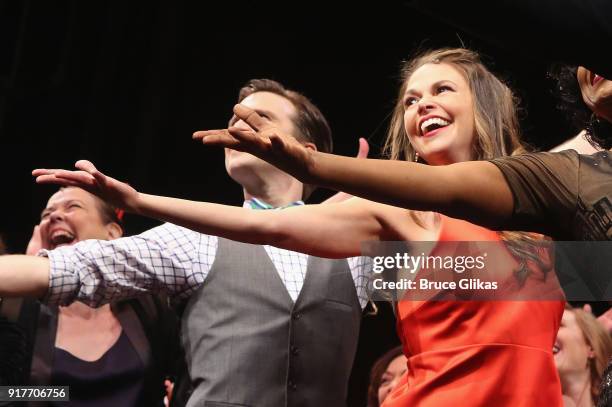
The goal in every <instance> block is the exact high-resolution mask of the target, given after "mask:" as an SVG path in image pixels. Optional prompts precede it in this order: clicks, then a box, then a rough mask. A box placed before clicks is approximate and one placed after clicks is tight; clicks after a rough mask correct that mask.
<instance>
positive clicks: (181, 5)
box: [0, 0, 574, 406]
mask: <svg viewBox="0 0 612 407" xmlns="http://www.w3.org/2000/svg"><path fill="white" fill-rule="evenodd" d="M331 4H332V2H331V1H330V2H328V4H312V3H308V2H295V3H286V4H284V5H272V4H260V3H256V2H244V3H240V2H214V3H213V2H206V1H197V2H196V1H193V2H175V1H169V0H165V1H164V0H157V1H148V2H146V3H142V4H139V3H138V4H137V3H136V2H128V1H125V0H124V1H92V0H88V1H79V0H72V1H69V0H64V1H27V0H23V1H0V152H1V154H2V162H1V164H0V170H1V171H2V173H1V174H2V180H3V181H4V185H3V187H2V188H1V190H2V195H1V199H0V202H1V205H2V206H1V212H0V213H1V214H2V216H0V233H2V234H3V235H4V236H5V238H6V240H7V243H8V246H9V248H10V249H11V251H13V252H22V251H23V250H25V247H26V245H27V242H28V240H29V237H30V234H31V230H32V227H33V226H34V225H35V224H36V223H37V220H38V217H39V214H40V211H41V210H42V208H43V207H44V205H45V203H46V200H47V199H48V197H49V195H50V194H51V193H52V192H53V191H54V188H51V187H41V186H36V185H35V184H34V183H33V181H32V178H31V176H30V172H31V170H32V169H33V168H37V167H43V168H45V167H46V168H54V167H63V168H71V167H72V165H73V163H74V162H75V161H76V160H77V159H81V158H87V159H89V160H92V161H93V162H94V163H95V164H96V165H97V166H98V167H99V168H100V169H102V170H103V171H105V172H107V173H109V174H111V175H113V176H115V177H116V178H119V179H122V180H127V181H129V182H130V183H131V184H132V185H133V186H135V187H137V188H138V189H140V190H142V191H145V192H150V193H158V194H163V195H170V196H177V197H184V198H190V199H196V200H209V201H214V202H221V203H227V204H233V205H236V204H241V203H242V194H241V189H240V187H239V186H238V185H237V184H235V183H233V182H232V181H231V179H230V178H229V177H228V176H227V174H226V173H225V169H224V166H223V154H222V151H221V150H219V149H215V148H205V147H203V146H201V145H199V144H197V143H195V142H193V141H192V140H191V133H192V132H193V131H195V130H198V129H211V128H220V127H224V126H225V124H226V123H227V120H228V119H229V117H230V112H231V107H232V106H233V104H234V103H235V101H236V96H237V91H238V89H239V88H240V86H241V85H242V84H244V82H246V81H247V80H248V79H250V78H259V77H266V78H272V79H276V80H279V81H281V82H282V83H284V84H285V85H286V86H288V87H290V88H294V89H296V90H298V91H301V92H303V93H304V94H306V95H307V96H309V97H310V98H311V99H312V100H313V101H314V102H315V104H317V105H318V106H319V107H320V108H321V110H322V111H323V113H324V114H325V115H326V116H327V118H328V119H329V122H330V124H331V127H332V129H333V131H334V137H335V151H336V153H338V154H344V155H353V154H355V153H356V149H357V138H358V137H366V138H368V139H369V141H370V144H371V148H372V154H371V155H374V156H375V155H376V154H377V153H378V149H379V147H380V145H381V144H382V140H383V138H384V135H385V131H386V126H387V118H388V114H389V112H390V111H391V108H392V106H393V104H394V98H395V96H396V92H397V89H398V81H397V72H398V68H399V64H400V62H401V61H402V60H403V59H406V58H408V57H409V56H410V55H411V53H413V52H414V51H415V50H416V49H417V48H432V47H438V46H461V45H465V46H467V47H470V48H473V49H476V50H479V51H481V52H483V53H484V55H485V61H486V62H487V64H488V66H489V67H490V68H491V69H492V70H493V71H495V72H496V73H498V74H501V76H502V77H504V78H506V79H507V80H508V81H509V83H510V84H511V85H512V86H513V87H514V88H515V90H516V91H517V92H518V94H519V95H520V96H521V98H522V99H523V107H524V109H525V110H524V111H523V114H522V122H523V128H524V132H525V138H526V140H527V141H528V142H530V143H532V144H533V145H535V146H537V147H538V148H540V149H548V148H550V147H552V146H554V145H556V144H559V143H560V142H561V141H563V140H564V139H565V138H568V137H569V136H571V135H573V134H574V130H573V129H571V128H570V126H569V124H568V123H567V122H566V121H565V119H564V117H562V115H561V114H560V113H558V112H556V110H555V101H554V99H553V98H552V97H551V96H550V89H551V87H552V84H551V83H550V82H549V81H547V80H546V70H547V67H548V64H549V62H550V61H542V60H538V59H537V55H523V54H521V53H520V52H516V51H511V50H507V49H499V48H495V47H492V46H489V45H488V44H487V43H486V42H484V41H482V40H478V39H475V38H472V37H470V36H469V35H467V34H466V33H463V32H461V31H458V30H455V29H453V28H451V27H449V26H447V25H445V24H443V23H441V22H439V21H435V20H433V19H432V18H430V17H427V16H424V15H422V14H420V13H418V12H416V11H414V10H411V9H410V8H409V7H408V6H406V5H405V4H402V3H401V2H397V3H393V2H384V1H378V2H368V4H367V5H358V4H356V3H350V2H348V3H338V4H336V3H333V4H335V5H334V7H333V8H332V7H331ZM483 18H503V16H499V15H495V16H494V17H489V16H487V15H486V13H484V12H483ZM517 29H520V24H517ZM527 112H528V114H527ZM330 194H331V192H328V191H319V192H317V193H316V194H315V195H314V198H313V199H312V201H313V202H317V201H320V200H321V199H323V198H325V197H327V196H329V195H330ZM126 221H127V232H128V233H129V234H134V233H139V232H141V231H143V230H145V229H147V228H149V227H151V226H154V225H156V222H154V221H150V220H146V219H141V218H138V217H132V216H128V217H127V219H126ZM382 308H383V309H382V311H381V312H380V315H379V316H377V317H366V319H365V320H364V325H363V328H362V340H361V342H360V348H359V353H358V356H357V359H356V362H355V372H354V377H353V379H352V382H351V399H350V400H349V405H351V406H360V405H363V403H364V402H363V400H364V397H365V388H366V380H367V379H366V376H367V370H368V369H369V366H370V365H371V363H372V361H373V360H374V358H376V357H377V356H379V355H380V354H382V353H383V352H384V351H385V350H386V349H387V348H388V347H390V346H392V344H394V343H396V342H397V339H396V338H395V337H394V322H393V316H392V314H391V312H390V311H389V308H388V307H387V306H386V305H384V306H383V307H382Z"/></svg>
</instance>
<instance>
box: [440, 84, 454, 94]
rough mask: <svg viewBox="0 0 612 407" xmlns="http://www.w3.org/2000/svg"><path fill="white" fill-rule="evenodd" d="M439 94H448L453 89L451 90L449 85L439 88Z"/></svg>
mask: <svg viewBox="0 0 612 407" xmlns="http://www.w3.org/2000/svg"><path fill="white" fill-rule="evenodd" d="M436 90H437V92H438V93H444V92H448V91H452V90H453V88H451V87H450V86H448V85H440V86H438V89H436Z"/></svg>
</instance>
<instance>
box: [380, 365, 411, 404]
mask: <svg viewBox="0 0 612 407" xmlns="http://www.w3.org/2000/svg"><path fill="white" fill-rule="evenodd" d="M406 362H407V359H406V356H404V355H399V356H397V357H396V358H395V359H393V360H391V363H389V365H388V366H387V369H386V370H385V372H384V373H383V375H382V378H381V381H380V387H379V388H378V405H379V406H380V405H382V403H383V401H385V399H386V398H387V396H388V395H389V393H391V391H392V390H393V389H394V388H395V386H397V384H398V383H399V379H400V378H401V377H402V376H403V375H404V373H406V370H407V368H406Z"/></svg>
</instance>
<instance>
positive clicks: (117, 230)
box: [106, 222, 123, 240]
mask: <svg viewBox="0 0 612 407" xmlns="http://www.w3.org/2000/svg"><path fill="white" fill-rule="evenodd" d="M106 234H107V236H108V239H109V240H113V239H119V238H120V237H121V236H123V228H122V227H121V226H119V224H118V223H117V222H111V223H109V224H108V225H106Z"/></svg>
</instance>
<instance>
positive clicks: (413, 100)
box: [404, 96, 419, 107]
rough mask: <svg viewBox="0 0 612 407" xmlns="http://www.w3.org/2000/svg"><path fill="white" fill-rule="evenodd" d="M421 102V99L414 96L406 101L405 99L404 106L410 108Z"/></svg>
mask: <svg viewBox="0 0 612 407" xmlns="http://www.w3.org/2000/svg"><path fill="white" fill-rule="evenodd" d="M418 101H419V99H417V98H415V97H414V96H409V97H407V98H406V99H404V106H405V107H410V106H412V105H414V104H415V103H417V102H418Z"/></svg>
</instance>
